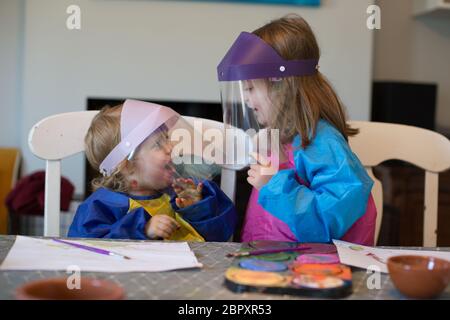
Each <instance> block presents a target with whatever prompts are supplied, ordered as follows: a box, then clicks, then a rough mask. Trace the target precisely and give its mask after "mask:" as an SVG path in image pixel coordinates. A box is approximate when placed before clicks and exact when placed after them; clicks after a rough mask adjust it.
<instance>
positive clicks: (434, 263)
mask: <svg viewBox="0 0 450 320" xmlns="http://www.w3.org/2000/svg"><path fill="white" fill-rule="evenodd" d="M387 267H388V270H389V275H390V277H391V279H392V282H393V283H394V285H395V287H396V288H397V289H398V290H399V291H400V292H401V293H403V294H404V295H405V296H408V297H410V298H415V299H431V298H435V297H437V296H439V295H440V294H441V293H442V292H443V291H444V290H445V288H446V287H447V285H448V283H449V281H450V262H449V261H447V260H443V259H439V258H434V257H425V256H412V255H411V256H407V255H405V256H395V257H391V258H389V259H388V262H387Z"/></svg>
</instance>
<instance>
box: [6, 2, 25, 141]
mask: <svg viewBox="0 0 450 320" xmlns="http://www.w3.org/2000/svg"><path fill="white" fill-rule="evenodd" d="M24 5H25V2H24V1H22V0H1V1H0V110H1V117H0V146H4V147H18V146H19V145H20V137H19V136H20V131H21V121H20V105H21V103H20V99H21V91H20V89H21V75H22V72H21V66H22V65H21V62H22V52H23V50H22V45H23V41H24V37H23V35H24V34H23V29H24V27H25V24H24V19H23V17H24Z"/></svg>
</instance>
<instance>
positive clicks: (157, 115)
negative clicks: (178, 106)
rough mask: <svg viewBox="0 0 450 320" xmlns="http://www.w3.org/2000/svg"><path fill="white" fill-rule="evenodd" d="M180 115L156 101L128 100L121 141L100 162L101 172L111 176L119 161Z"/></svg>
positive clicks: (121, 129) (123, 111)
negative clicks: (155, 102)
mask: <svg viewBox="0 0 450 320" xmlns="http://www.w3.org/2000/svg"><path fill="white" fill-rule="evenodd" d="M179 116H180V115H179V114H178V113H176V112H175V111H173V110H172V109H170V108H168V107H165V106H161V105H158V104H154V103H149V102H143V101H138V100H126V101H125V102H124V104H123V107H122V113H121V115H120V143H119V144H118V145H116V146H115V147H114V149H112V150H111V152H110V153H109V154H108V155H107V156H106V158H105V159H104V160H103V162H102V163H101V164H100V172H101V173H102V174H103V175H104V176H110V175H111V174H112V172H113V171H114V170H115V169H116V168H117V166H118V165H119V163H120V162H121V161H122V160H124V159H125V158H127V157H128V156H129V155H130V154H131V153H132V152H133V151H134V150H135V149H136V148H137V147H138V146H139V145H140V144H141V143H142V142H144V140H145V139H146V138H147V137H149V136H150V135H151V134H152V133H153V132H154V131H155V130H157V129H158V128H159V127H160V126H161V125H163V124H164V123H166V122H167V121H168V120H169V119H171V118H173V117H179Z"/></svg>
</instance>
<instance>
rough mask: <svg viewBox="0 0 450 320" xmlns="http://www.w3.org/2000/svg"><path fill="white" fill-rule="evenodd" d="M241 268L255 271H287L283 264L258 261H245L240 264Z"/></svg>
mask: <svg viewBox="0 0 450 320" xmlns="http://www.w3.org/2000/svg"><path fill="white" fill-rule="evenodd" d="M239 266H240V267H241V268H244V269H247V270H253V271H268V272H282V271H285V270H287V266H286V264H284V263H282V262H274V261H264V260H258V259H244V260H241V261H240V262H239Z"/></svg>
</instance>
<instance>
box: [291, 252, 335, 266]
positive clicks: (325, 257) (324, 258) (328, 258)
mask: <svg viewBox="0 0 450 320" xmlns="http://www.w3.org/2000/svg"><path fill="white" fill-rule="evenodd" d="M295 261H297V262H298V263H302V264H337V263H340V261H339V257H338V255H337V254H328V253H318V254H315V253H314V254H302V255H300V256H298V257H297V259H295Z"/></svg>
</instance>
